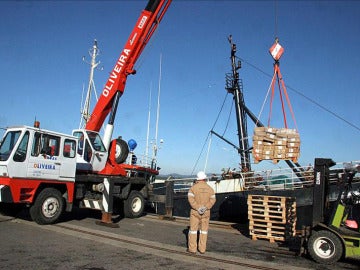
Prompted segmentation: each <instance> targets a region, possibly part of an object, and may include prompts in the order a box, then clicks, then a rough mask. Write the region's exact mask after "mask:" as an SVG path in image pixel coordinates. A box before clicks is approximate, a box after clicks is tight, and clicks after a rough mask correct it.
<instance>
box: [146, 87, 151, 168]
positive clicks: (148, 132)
mask: <svg viewBox="0 0 360 270" xmlns="http://www.w3.org/2000/svg"><path fill="white" fill-rule="evenodd" d="M151 92H152V83H150V95H149V112H148V123H147V132H146V148H145V159H146V161H145V162H146V165H149V164H148V156H149V134H150V117H151Z"/></svg>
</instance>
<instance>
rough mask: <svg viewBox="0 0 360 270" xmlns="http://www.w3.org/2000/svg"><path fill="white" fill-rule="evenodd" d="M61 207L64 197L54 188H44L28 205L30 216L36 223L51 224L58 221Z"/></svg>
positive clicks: (62, 206) (62, 207)
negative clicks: (31, 203) (32, 202)
mask: <svg viewBox="0 0 360 270" xmlns="http://www.w3.org/2000/svg"><path fill="white" fill-rule="evenodd" d="M63 209H64V198H63V197H62V196H61V193H60V191H59V190H57V189H55V188H45V189H43V190H42V191H41V192H40V193H39V195H38V196H37V197H36V199H35V203H34V204H33V205H32V206H31V207H30V216H31V218H32V219H33V220H34V221H35V222H36V223H37V224H40V225H45V224H53V223H55V222H56V221H58V219H59V218H60V216H61V214H62V212H63Z"/></svg>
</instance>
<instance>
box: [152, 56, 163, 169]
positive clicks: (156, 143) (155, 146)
mask: <svg viewBox="0 0 360 270" xmlns="http://www.w3.org/2000/svg"><path fill="white" fill-rule="evenodd" d="M161 62H162V54H160V72H159V73H160V74H159V89H158V99H157V112H156V126H155V142H154V146H153V150H154V152H153V164H155V165H156V157H157V150H158V132H159V117H160V89H161ZM160 142H162V140H161V141H160Z"/></svg>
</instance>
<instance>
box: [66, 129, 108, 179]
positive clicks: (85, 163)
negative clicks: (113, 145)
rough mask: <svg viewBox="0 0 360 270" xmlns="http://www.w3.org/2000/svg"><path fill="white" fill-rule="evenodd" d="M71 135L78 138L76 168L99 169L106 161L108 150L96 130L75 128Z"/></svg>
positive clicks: (97, 170) (85, 169)
mask: <svg viewBox="0 0 360 270" xmlns="http://www.w3.org/2000/svg"><path fill="white" fill-rule="evenodd" d="M73 135H74V136H75V137H77V138H78V140H79V144H78V151H77V170H79V171H91V172H99V171H101V170H102V169H103V168H104V167H105V164H106V162H107V158H108V152H107V150H106V148H105V146H104V144H103V142H102V140H101V137H100V135H99V134H98V133H97V132H94V131H89V130H75V131H73Z"/></svg>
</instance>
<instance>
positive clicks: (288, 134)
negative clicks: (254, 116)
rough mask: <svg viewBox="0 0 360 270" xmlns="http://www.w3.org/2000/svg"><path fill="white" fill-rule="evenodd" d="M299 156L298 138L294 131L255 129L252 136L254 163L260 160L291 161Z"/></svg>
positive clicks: (267, 128)
mask: <svg viewBox="0 0 360 270" xmlns="http://www.w3.org/2000/svg"><path fill="white" fill-rule="evenodd" d="M299 155H300V136H299V133H298V132H297V131H296V130H295V129H288V128H273V127H256V128H255V129H254V136H253V157H254V161H255V163H257V162H259V161H261V160H269V159H270V160H273V161H274V163H277V162H278V161H279V160H292V161H294V162H297V160H298V158H299Z"/></svg>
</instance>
